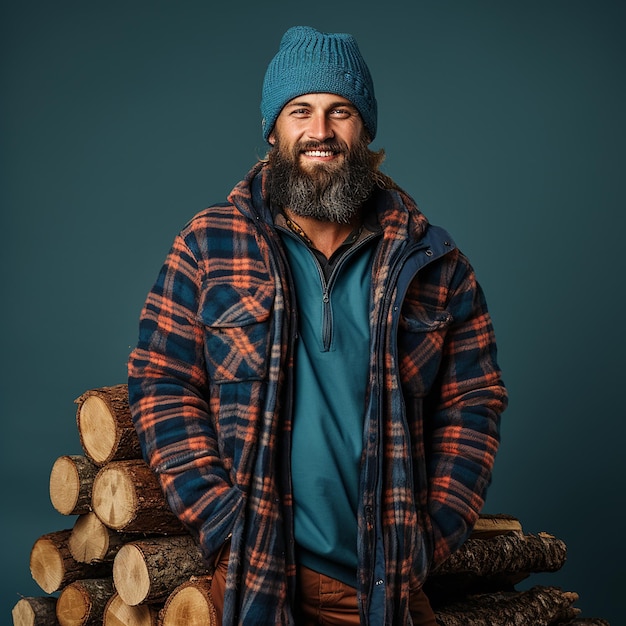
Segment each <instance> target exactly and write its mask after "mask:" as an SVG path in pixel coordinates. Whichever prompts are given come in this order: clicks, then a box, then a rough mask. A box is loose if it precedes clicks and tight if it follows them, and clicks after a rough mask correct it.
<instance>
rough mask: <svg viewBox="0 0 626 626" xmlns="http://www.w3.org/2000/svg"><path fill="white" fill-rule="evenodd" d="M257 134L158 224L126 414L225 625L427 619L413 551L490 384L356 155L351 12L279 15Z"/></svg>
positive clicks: (456, 479)
mask: <svg viewBox="0 0 626 626" xmlns="http://www.w3.org/2000/svg"><path fill="white" fill-rule="evenodd" d="M261 110H262V113H263V133H264V138H265V139H266V140H267V141H268V143H269V145H270V150H269V153H268V158H267V159H266V160H264V161H262V162H260V163H257V164H256V165H255V166H254V167H253V169H252V170H251V171H250V172H249V174H248V175H247V177H246V178H245V180H243V181H242V182H241V183H240V184H238V185H237V186H236V187H235V189H234V190H233V191H232V192H231V194H230V196H229V198H228V201H227V202H226V203H224V204H220V205H216V206H213V207H210V208H208V209H206V210H205V211H203V212H201V213H199V214H198V215H196V216H195V217H194V218H193V219H192V220H191V221H190V222H189V223H188V224H187V226H186V227H185V228H184V229H183V231H182V232H181V233H180V234H179V235H178V237H177V238H176V239H175V242H174V244H173V247H172V249H171V251H170V253H169V255H168V257H167V260H166V262H165V264H164V266H163V269H162V271H161V273H160V275H159V278H158V279H157V281H156V284H155V286H154V287H153V289H152V291H151V292H150V294H149V296H148V299H147V301H146V304H145V307H144V310H143V312H142V318H141V325H140V336H139V343H138V346H137V348H136V349H135V350H134V351H133V353H132V355H131V358H130V363H129V392H130V400H131V406H132V412H133V418H134V421H135V424H136V428H137V431H138V433H139V437H140V440H141V443H142V447H143V450H144V455H145V458H146V460H147V461H148V462H149V463H150V466H151V467H152V468H153V470H154V471H155V472H156V474H157V475H158V477H159V479H160V481H161V484H162V486H163V489H164V491H165V493H166V495H167V497H168V501H169V504H170V506H171V507H172V509H173V510H174V511H175V512H176V514H177V515H178V516H179V517H180V519H181V520H182V521H183V522H184V523H185V524H186V525H187V527H188V528H189V529H190V531H191V532H192V533H193V535H194V536H195V537H196V538H197V541H198V543H199V545H200V546H201V548H202V550H203V551H204V554H205V555H206V558H207V560H208V562H209V563H211V564H213V565H214V566H215V573H214V578H213V597H214V601H215V604H216V607H217V610H218V615H219V619H220V620H221V622H222V623H223V624H224V625H231V624H249V625H254V626H258V625H260V624H298V625H301V624H304V625H308V624H318V623H319V624H369V625H372V626H379V625H383V624H398V625H402V626H404V625H406V624H429V625H433V624H435V619H434V614H433V612H432V609H431V608H430V605H429V603H428V600H427V598H426V596H425V595H424V593H423V592H422V585H423V583H424V581H425V579H426V577H427V575H428V573H429V572H430V571H431V570H432V569H433V568H434V567H436V566H437V565H438V564H439V563H441V562H442V561H443V560H444V559H445V558H446V557H447V556H448V555H449V554H450V553H451V552H452V551H454V550H455V549H457V548H458V547H459V546H460V545H461V544H462V542H463V541H464V540H465V538H466V537H467V536H468V534H469V532H470V530H471V528H472V525H473V524H474V522H475V521H476V519H477V517H478V514H479V511H480V509H481V507H482V504H483V502H484V497H485V492H486V488H487V486H488V484H489V482H490V478H491V469H492V465H493V461H494V455H495V453H496V449H497V446H498V439H499V434H498V433H499V426H498V425H499V416H500V414H501V412H502V411H503V410H504V408H505V405H506V392H505V390H504V387H503V385H502V382H501V378H500V371H499V369H498V366H497V364H496V347H495V341H494V337H493V330H492V325H491V321H490V318H489V314H488V312H487V308H486V305H485V301H484V298H483V295H482V292H481V290H480V287H479V286H478V284H477V283H476V279H475V276H474V272H473V271H472V268H471V266H470V265H469V264H468V262H467V260H466V258H465V257H464V256H463V255H462V254H461V253H460V252H459V250H458V249H457V248H456V247H455V245H454V244H453V242H452V240H451V238H450V237H449V236H448V235H447V234H446V233H445V232H444V231H442V230H441V229H439V228H437V227H435V226H432V225H430V224H429V223H428V221H427V219H426V217H425V216H424V215H423V214H422V213H421V212H420V211H419V210H418V209H417V207H416V205H415V203H414V201H413V200H412V199H411V198H410V197H409V196H408V195H407V194H406V193H405V192H404V191H403V190H401V189H399V188H398V187H397V186H396V185H395V184H394V183H393V182H392V181H391V180H390V179H389V178H388V177H387V176H385V175H383V174H382V173H381V172H380V171H379V169H378V166H379V164H380V161H381V160H382V153H375V152H371V151H370V150H369V149H368V144H369V143H370V142H371V141H372V140H373V139H374V136H375V134H376V123H377V110H376V100H375V97H374V89H373V85H372V80H371V76H370V73H369V70H368V68H367V66H366V64H365V62H364V60H363V58H362V56H361V54H360V52H359V49H358V47H357V44H356V42H355V41H354V39H353V38H352V37H351V36H350V35H345V34H327V33H321V32H318V31H316V30H314V29H312V28H309V27H295V28H292V29H289V30H288V31H287V32H286V33H285V35H284V37H283V39H282V41H281V45H280V48H279V51H278V53H277V54H276V56H275V57H274V59H272V61H271V63H270V64H269V67H268V69H267V73H266V76H265V81H264V85H263V96H262V103H261Z"/></svg>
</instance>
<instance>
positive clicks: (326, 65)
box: [261, 26, 377, 141]
mask: <svg viewBox="0 0 626 626" xmlns="http://www.w3.org/2000/svg"><path fill="white" fill-rule="evenodd" d="M306 93H334V94H337V95H339V96H343V97H344V98H346V99H347V100H350V102H352V104H354V106H355V107H356V108H357V110H358V111H359V113H360V115H361V118H362V119H363V124H364V125H365V128H366V129H367V132H368V134H369V137H370V139H374V137H375V136H376V121H377V105H376V98H375V96H374V84H373V82H372V77H371V76H370V72H369V69H368V68H367V65H366V64H365V61H364V60H363V57H362V56H361V53H360V51H359V48H358V46H357V43H356V41H355V39H354V38H353V37H352V35H348V34H345V33H337V34H333V33H321V32H319V31H317V30H315V29H314V28H311V27H309V26H294V27H293V28H290V29H289V30H288V31H287V32H286V33H285V34H284V35H283V38H282V40H281V42H280V48H279V50H278V52H277V53H276V56H275V57H274V58H273V59H272V60H271V61H270V64H269V66H268V68H267V71H266V73H265V80H264V81H263V95H262V99H261V114H262V115H263V137H264V139H265V140H266V141H268V138H269V135H270V133H271V132H272V129H273V128H274V124H275V122H276V118H277V117H278V115H279V113H280V112H281V110H282V108H283V107H284V106H285V104H287V102H289V101H290V100H292V99H293V98H296V97H297V96H301V95H303V94H306Z"/></svg>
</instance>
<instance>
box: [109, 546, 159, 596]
mask: <svg viewBox="0 0 626 626" xmlns="http://www.w3.org/2000/svg"><path fill="white" fill-rule="evenodd" d="M113 581H114V583H115V588H116V589H117V593H118V595H119V597H120V598H121V599H122V600H123V601H124V602H125V603H126V604H128V605H129V606H137V605H138V604H141V603H142V602H144V601H145V600H146V598H148V597H149V595H150V575H149V573H148V569H147V567H146V563H145V561H144V558H143V554H142V552H141V550H140V549H139V548H138V547H137V546H136V545H134V544H132V543H129V544H126V545H125V546H122V548H121V549H120V551H119V552H118V553H117V556H116V557H115V561H113Z"/></svg>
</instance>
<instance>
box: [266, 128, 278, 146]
mask: <svg viewBox="0 0 626 626" xmlns="http://www.w3.org/2000/svg"><path fill="white" fill-rule="evenodd" d="M267 142H268V143H269V144H270V146H273V145H274V144H275V143H276V135H275V134H274V131H272V132H271V133H270V134H269V137H268V138H267Z"/></svg>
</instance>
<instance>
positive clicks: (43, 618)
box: [11, 596, 59, 626]
mask: <svg viewBox="0 0 626 626" xmlns="http://www.w3.org/2000/svg"><path fill="white" fill-rule="evenodd" d="M56 603H57V599H56V598H52V597H49V596H47V597H42V598H21V599H20V600H19V601H18V602H17V604H16V605H15V606H14V607H13V610H12V611H11V616H12V618H13V626H55V625H57V624H58V623H59V622H58V621H57V617H56Z"/></svg>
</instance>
